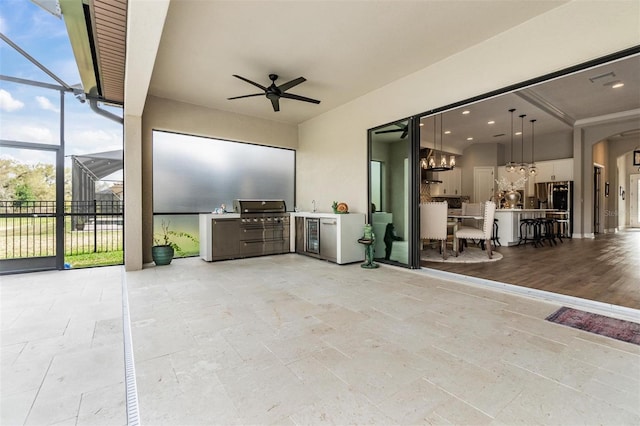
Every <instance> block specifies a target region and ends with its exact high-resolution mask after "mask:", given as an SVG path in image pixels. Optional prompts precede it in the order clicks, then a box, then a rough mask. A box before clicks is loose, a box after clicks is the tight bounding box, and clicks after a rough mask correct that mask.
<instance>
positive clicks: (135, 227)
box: [124, 115, 142, 271]
mask: <svg viewBox="0 0 640 426" xmlns="http://www.w3.org/2000/svg"><path fill="white" fill-rule="evenodd" d="M124 206H125V208H124V226H125V233H124V268H125V270H126V271H138V270H140V269H142V117H140V116H133V115H125V116H124Z"/></svg>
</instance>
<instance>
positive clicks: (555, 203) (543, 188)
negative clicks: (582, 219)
mask: <svg viewBox="0 0 640 426" xmlns="http://www.w3.org/2000/svg"><path fill="white" fill-rule="evenodd" d="M536 198H537V200H538V208H541V209H554V210H558V211H557V212H553V213H549V214H548V216H549V217H555V218H557V219H558V222H559V224H560V232H561V233H562V236H563V237H567V238H571V235H572V234H573V181H562V182H542V183H536Z"/></svg>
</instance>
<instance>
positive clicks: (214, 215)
mask: <svg viewBox="0 0 640 426" xmlns="http://www.w3.org/2000/svg"><path fill="white" fill-rule="evenodd" d="M200 215H202V216H205V217H209V218H211V219H240V213H200Z"/></svg>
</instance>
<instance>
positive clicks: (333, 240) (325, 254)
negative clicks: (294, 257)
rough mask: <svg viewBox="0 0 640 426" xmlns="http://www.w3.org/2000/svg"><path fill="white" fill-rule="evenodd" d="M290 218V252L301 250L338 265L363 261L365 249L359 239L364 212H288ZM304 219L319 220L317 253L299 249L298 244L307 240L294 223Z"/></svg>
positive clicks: (362, 230)
mask: <svg viewBox="0 0 640 426" xmlns="http://www.w3.org/2000/svg"><path fill="white" fill-rule="evenodd" d="M291 218H292V220H291V221H290V232H291V233H293V234H294V235H292V236H291V239H290V241H291V250H290V251H291V252H296V253H301V252H302V253H304V254H306V255H308V256H313V257H318V258H321V259H325V260H329V261H331V262H335V263H338V264H345V263H353V262H362V261H364V249H363V247H362V245H360V244H359V243H358V238H362V235H363V234H364V224H365V221H366V216H365V215H364V214H363V213H348V214H334V213H310V212H296V213H291ZM294 218H295V220H294ZM301 218H303V219H304V221H305V222H306V221H308V220H318V219H319V225H320V247H319V250H318V252H319V253H312V252H310V251H309V250H307V249H306V247H305V248H304V249H301V247H299V245H298V243H296V242H300V241H306V240H307V238H306V237H307V236H306V235H305V236H302V237H301V236H300V235H299V234H300V232H301V231H300V227H299V226H296V223H298V224H299V223H300V222H299V220H300V219H301ZM302 232H305V233H306V232H307V227H306V226H304V227H302Z"/></svg>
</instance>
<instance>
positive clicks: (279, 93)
mask: <svg viewBox="0 0 640 426" xmlns="http://www.w3.org/2000/svg"><path fill="white" fill-rule="evenodd" d="M233 76H234V77H235V78H239V79H240V80H243V81H246V82H247V83H249V84H252V85H254V86H256V87H258V88H260V89H262V90H263V91H264V93H254V94H251V95H243V96H235V97H233V98H227V99H228V100H232V99H240V98H250V97H253V96H262V95H264V96H266V97H267V98H268V99H269V100H270V101H271V105H272V106H273V110H274V111H276V112H277V111H280V98H285V99H293V100H295V101H303V102H311V103H312V104H319V103H320V101H318V100H316V99H311V98H305V97H304V96H300V95H294V94H293V93H285V92H286V91H287V90H289V89H291V88H292V87H294V86H297V85H298V84H300V83H304V82H305V81H307V79H306V78H304V77H298V78H296V79H294V80H291V81H289V82H287V83H284V84H281V85H280V86H276V80H277V79H278V74H269V79H270V80H271V86H269V87H264V86H263V85H261V84H258V83H256V82H254V81H251V80H249V79H246V78H244V77H242V76H239V75H236V74H233Z"/></svg>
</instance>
